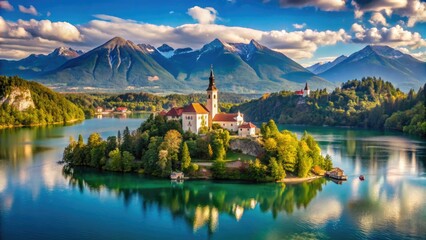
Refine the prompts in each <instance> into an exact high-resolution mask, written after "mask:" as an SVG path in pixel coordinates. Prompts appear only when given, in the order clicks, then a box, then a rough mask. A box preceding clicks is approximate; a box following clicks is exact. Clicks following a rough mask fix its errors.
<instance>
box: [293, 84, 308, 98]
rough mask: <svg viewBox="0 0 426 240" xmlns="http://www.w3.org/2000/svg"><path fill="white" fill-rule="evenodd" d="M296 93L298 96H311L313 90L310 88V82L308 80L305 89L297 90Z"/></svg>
mask: <svg viewBox="0 0 426 240" xmlns="http://www.w3.org/2000/svg"><path fill="white" fill-rule="evenodd" d="M294 93H295V94H296V95H298V96H304V97H309V94H310V93H311V90H310V89H309V86H308V82H306V84H305V88H304V89H300V90H297V91H295V92H294Z"/></svg>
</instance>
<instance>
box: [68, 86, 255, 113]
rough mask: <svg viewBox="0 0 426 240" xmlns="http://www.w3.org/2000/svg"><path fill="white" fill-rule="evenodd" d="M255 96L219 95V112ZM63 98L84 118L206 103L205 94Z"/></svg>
mask: <svg viewBox="0 0 426 240" xmlns="http://www.w3.org/2000/svg"><path fill="white" fill-rule="evenodd" d="M257 96H259V95H257V94H244V95H243V94H234V93H220V94H219V98H220V108H221V111H227V110H229V108H230V107H231V106H232V105H235V104H240V103H243V102H245V101H248V100H249V99H253V98H254V97H257ZM65 97H66V98H67V99H68V100H70V101H71V102H73V103H75V104H77V105H78V106H79V107H80V108H82V109H83V110H84V112H85V114H86V116H93V115H94V113H95V108H96V107H103V108H109V109H111V108H113V107H127V108H128V109H129V110H130V111H161V110H163V109H169V108H171V107H175V106H184V105H187V104H189V103H191V102H201V103H204V102H206V100H207V99H206V94H204V93H193V94H188V95H182V94H170V95H167V96H160V95H154V94H151V93H146V92H140V93H123V94H83V93H67V94H65Z"/></svg>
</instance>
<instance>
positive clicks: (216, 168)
mask: <svg viewBox="0 0 426 240" xmlns="http://www.w3.org/2000/svg"><path fill="white" fill-rule="evenodd" d="M211 170H212V176H213V178H215V179H226V178H227V172H226V163H225V161H223V160H215V161H214V162H213V165H212V168H211Z"/></svg>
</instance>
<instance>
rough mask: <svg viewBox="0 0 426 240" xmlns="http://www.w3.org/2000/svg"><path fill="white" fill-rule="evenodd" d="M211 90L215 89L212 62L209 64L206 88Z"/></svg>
mask: <svg viewBox="0 0 426 240" xmlns="http://www.w3.org/2000/svg"><path fill="white" fill-rule="evenodd" d="M211 90H217V88H216V84H215V82H214V73H213V64H212V65H211V66H210V77H209V87H208V88H207V89H206V91H211Z"/></svg>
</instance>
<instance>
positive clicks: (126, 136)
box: [120, 126, 132, 152]
mask: <svg viewBox="0 0 426 240" xmlns="http://www.w3.org/2000/svg"><path fill="white" fill-rule="evenodd" d="M120 150H121V152H124V151H128V152H131V151H132V138H131V135H130V130H129V127H127V126H126V128H125V129H124V131H123V141H122V143H121V146H120Z"/></svg>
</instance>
